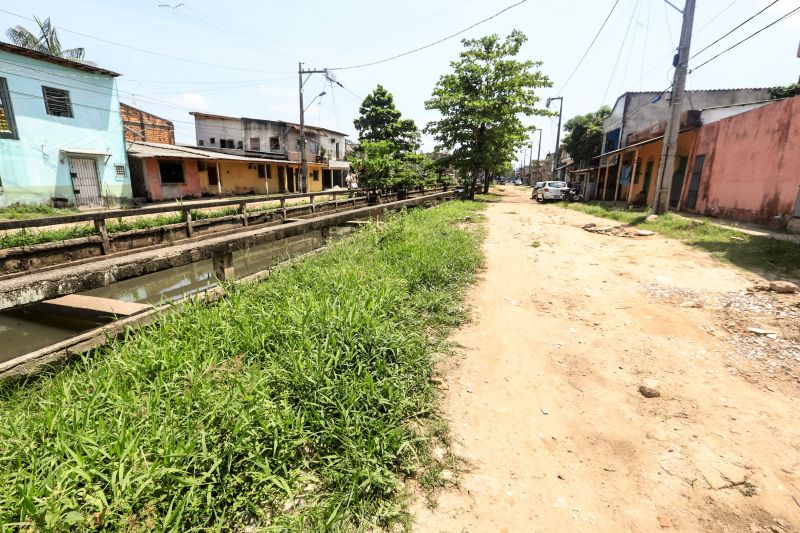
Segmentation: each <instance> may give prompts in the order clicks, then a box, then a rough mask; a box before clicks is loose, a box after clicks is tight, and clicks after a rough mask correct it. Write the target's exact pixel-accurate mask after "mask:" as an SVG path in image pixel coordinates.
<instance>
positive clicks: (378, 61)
mask: <svg viewBox="0 0 800 533" xmlns="http://www.w3.org/2000/svg"><path fill="white" fill-rule="evenodd" d="M527 1H528V0H520V1H519V2H516V3H515V4H511V5H510V6H508V7H505V8H503V9H501V10H500V11H498V12H497V13H495V14H494V15H492V16H490V17H486V18H485V19H483V20H480V21H478V22H476V23H475V24H472V25H471V26H468V27H466V28H464V29H463V30H459V31H457V32H455V33H452V34H450V35H448V36H447V37H443V38H441V39H439V40H438V41H434V42H432V43H428V44H426V45H424V46H420V47H419V48H414V49H413V50H408V51H406V52H403V53H400V54H396V55H393V56H391V57H387V58H384V59H379V60H377V61H371V62H369V63H362V64H360V65H350V66H347V67H336V68H330V69H328V70H352V69H357V68H364V67H371V66H373V65H379V64H381V63H387V62H389V61H394V60H395V59H399V58H401V57H405V56H408V55H411V54H415V53H417V52H420V51H422V50H425V49H426V48H431V47H432V46H436V45H437V44H441V43H443V42H445V41H448V40H450V39H452V38H453V37H457V36H459V35H461V34H462V33H465V32H467V31H469V30H471V29H472V28H475V27H477V26H480V25H481V24H484V23H486V22H488V21H490V20H492V19H494V18H497V17H499V16H500V15H502V14H503V13H505V12H506V11H509V10H511V9H514V8H515V7H517V6H520V5H522V4H524V3H525V2H527Z"/></svg>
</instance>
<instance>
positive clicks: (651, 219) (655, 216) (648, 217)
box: [645, 215, 658, 222]
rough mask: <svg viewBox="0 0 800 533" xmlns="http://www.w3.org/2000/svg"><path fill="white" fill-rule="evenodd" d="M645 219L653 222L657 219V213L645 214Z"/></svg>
mask: <svg viewBox="0 0 800 533" xmlns="http://www.w3.org/2000/svg"><path fill="white" fill-rule="evenodd" d="M645 220H646V221H648V222H654V221H656V220H658V215H647V216H646V217H645Z"/></svg>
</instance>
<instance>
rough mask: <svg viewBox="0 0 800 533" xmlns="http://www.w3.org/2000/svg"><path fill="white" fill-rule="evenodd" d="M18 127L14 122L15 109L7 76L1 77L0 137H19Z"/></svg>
mask: <svg viewBox="0 0 800 533" xmlns="http://www.w3.org/2000/svg"><path fill="white" fill-rule="evenodd" d="M17 138H18V137H17V128H16V124H15V122H14V111H13V110H12V109H11V99H10V98H9V96H8V85H7V84H6V79H5V78H0V139H17Z"/></svg>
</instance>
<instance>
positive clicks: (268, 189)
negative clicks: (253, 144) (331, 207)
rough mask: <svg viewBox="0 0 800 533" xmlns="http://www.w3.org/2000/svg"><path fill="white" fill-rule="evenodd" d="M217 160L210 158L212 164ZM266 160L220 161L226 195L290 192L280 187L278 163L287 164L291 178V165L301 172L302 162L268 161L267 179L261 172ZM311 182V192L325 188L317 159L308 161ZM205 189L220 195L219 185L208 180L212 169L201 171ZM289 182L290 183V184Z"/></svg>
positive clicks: (279, 165) (280, 165) (309, 183)
mask: <svg viewBox="0 0 800 533" xmlns="http://www.w3.org/2000/svg"><path fill="white" fill-rule="evenodd" d="M216 164H217V163H216V162H214V161H209V162H208V166H213V165H216ZM264 164H265V163H248V162H246V161H224V160H223V161H219V175H220V178H221V182H222V194H223V195H241V194H251V193H254V194H278V193H280V192H289V191H288V188H287V189H286V191H281V190H280V186H279V185H280V184H279V183H278V167H286V171H285V174H284V175H285V176H286V177H287V181H288V175H289V173H288V169H289V168H293V169H294V173H295V175H297V174H298V173H299V172H300V165H299V164H298V163H289V162H287V163H267V165H268V166H269V178H268V179H265V178H262V177H259V176H258V167H259V166H263V165H264ZM314 170H316V171H317V176H318V177H319V179H318V180H314V179H313V172H314ZM308 175H309V176H308V185H309V191H310V192H317V191H321V190H322V166H321V165H319V164H315V163H309V164H308ZM200 181H201V183H202V190H203V191H204V192H206V193H208V194H212V195H217V194H218V192H217V186H216V185H211V184H210V183H209V181H208V173H207V172H202V173H201V180H200ZM287 185H288V184H287ZM295 192H297V191H295Z"/></svg>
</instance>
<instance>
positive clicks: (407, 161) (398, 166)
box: [350, 141, 437, 192]
mask: <svg viewBox="0 0 800 533" xmlns="http://www.w3.org/2000/svg"><path fill="white" fill-rule="evenodd" d="M350 164H351V165H352V166H353V170H354V171H355V173H356V175H357V176H358V184H359V186H360V187H364V188H367V189H372V190H395V191H398V192H400V191H405V190H407V189H408V188H410V187H419V186H422V185H430V184H432V183H434V182H436V181H437V180H436V173H435V167H434V163H433V161H432V160H431V159H430V158H429V157H428V156H426V155H425V154H421V153H418V152H401V153H398V152H397V151H396V149H395V145H394V143H393V142H391V141H361V143H359V146H358V149H357V150H356V151H355V152H353V154H352V155H351V157H350Z"/></svg>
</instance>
